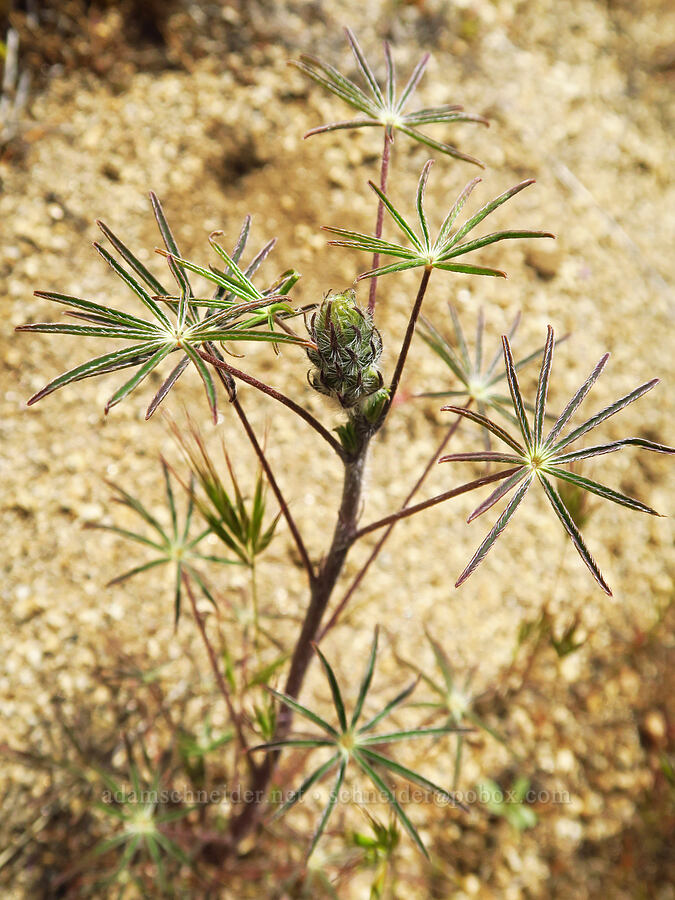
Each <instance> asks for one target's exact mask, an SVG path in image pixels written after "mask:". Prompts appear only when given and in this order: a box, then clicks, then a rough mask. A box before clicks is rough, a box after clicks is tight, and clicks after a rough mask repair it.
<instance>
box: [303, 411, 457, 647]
mask: <svg viewBox="0 0 675 900" xmlns="http://www.w3.org/2000/svg"><path fill="white" fill-rule="evenodd" d="M470 405H471V400H469V402H468V403H467V404H466V406H467V407H468V406H470ZM461 421H462V420H461V419H460V418H459V417H458V418H457V419H456V420H455V421H454V422H453V423H452V425H451V426H450V427H449V428H448V430H447V431H446V433H445V435H444V437H443V440H442V441H441V443H440V444H439V445H438V447H437V448H436V450H435V452H434V454H433V456H431V458H430V459H429V462H428V463H427V464H426V466H425V468H424V471H423V472H422V474H421V475H420V477H419V478H418V479H417V481H416V482H415V484H414V485H413V487H412V488H411V490H410V492H409V493H408V496H407V497H406V498H405V500H404V501H403V506H402V508H403V509H405V507H406V506H407V505H408V504H409V503H410V501H411V500H412V498H413V497H414V496H415V494H416V493H417V491H419V489H420V488H421V487H422V485H423V484H424V481H425V480H426V477H427V475H428V474H429V472H430V471H431V469H432V468H433V465H434V463H435V462H436V460H437V459H438V457H439V456H440V455H441V453H442V452H443V450H445V447H446V446H447V443H448V441H449V440H450V438H451V437H452V436H453V435H454V433H455V432H456V431H457V429H458V428H459V426H460V424H461ZM396 522H398V519H395V520H394V521H393V522H391V524H389V525H388V526H387V529H386V531H385V532H384V534H383V535H382V537H381V538H380V539H379V540H378V542H377V543H376V544H375V546H374V547H373V549H372V550H371V553H370V556H369V557H368V559H367V560H366V561H365V563H364V564H363V566H362V567H361V569H360V570H359V571H358V573H357V574H356V576H355V578H354V580H353V581H352V583H351V584H350V586H349V587H348V589H347V591H346V593H345V595H344V596H343V598H342V600H340V602H339V603H338V605H337V606H336V608H335V611H334V612H333V615H332V616H331V617H330V620H329V621H328V622H327V623H326V625H325V626H324V628H323V630H322V631H321V634H320V635H319V638H318V641H322V640H323V639H324V637H325V636H326V634H327V632H329V631H330V630H331V628H333V627H334V626H335V625H337V623H338V620H339V618H340V616H341V615H342V613H343V611H344V608H345V606H346V605H347V604H348V603H349V601H350V600H351V598H352V596H353V594H354V592H355V591H356V589H357V588H358V586H359V585H360V584H361V582H362V581H363V579H364V577H365V575H366V573H367V571H368V569H369V568H370V566H371V565H372V564H373V563H374V562H375V560H376V559H377V557H378V555H379V553H380V550H382V547H383V546H384V544H385V543H386V541H387V538H388V537H389V535H390V534H391V533H392V531H393V530H394V528H395V527H396ZM318 641H317V642H318Z"/></svg>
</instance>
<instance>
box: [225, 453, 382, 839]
mask: <svg viewBox="0 0 675 900" xmlns="http://www.w3.org/2000/svg"><path fill="white" fill-rule="evenodd" d="M367 453H368V440H367V439H366V440H364V441H363V443H362V445H361V447H360V449H359V452H358V454H357V455H356V456H355V457H353V458H352V459H350V460H349V461H348V462H346V463H345V474H344V482H343V485H342V500H341V502H340V509H339V512H338V517H337V521H336V523H335V528H334V530H333V539H332V541H331V545H330V549H329V551H328V553H327V555H326V557H325V559H324V560H323V562H322V564H321V566H320V568H319V571H318V573H317V575H316V577H315V578H314V579H313V581H312V583H311V584H310V600H309V605H308V607H307V612H306V613H305V619H304V621H303V623H302V630H301V632H300V636H299V638H298V641H297V643H296V645H295V650H294V651H293V658H292V659H291V667H290V670H289V673H288V678H287V679H286V685H285V693H286V694H288V695H289V696H290V697H294V698H295V697H297V696H298V695H299V694H300V689H301V688H302V684H303V681H304V679H305V675H306V674H307V669H308V667H309V663H310V661H311V659H312V656H313V650H312V643H313V641H315V640H316V639H317V637H318V635H319V628H320V627H321V620H322V619H323V615H324V613H325V611H326V608H327V606H328V603H329V601H330V598H331V595H332V593H333V589H334V588H335V584H336V582H337V580H338V578H339V576H340V572H341V571H342V567H343V565H344V562H345V559H346V557H347V553H348V552H349V548H350V547H351V545H352V543H353V541H354V535H355V534H356V531H357V519H358V514H359V506H360V503H361V493H362V487H363V470H364V466H365V462H366V456H367ZM292 715H293V714H292V712H291V710H290V709H288V707H286V706H284V707H283V709H282V710H281V711H280V713H279V720H278V723H277V729H276V734H275V736H274V740H283V738H284V737H285V736H286V735H287V734H288V732H289V730H290V727H291V721H292ZM277 758H278V754H277V753H268V754H267V755H266V757H265V760H264V762H263V763H262V764H261V765H260V766H259V767H258V768H257V770H256V771H255V774H254V775H253V777H252V778H251V782H250V785H249V787H248V789H247V792H246V805H245V806H244V809H243V810H242V811H241V813H240V814H239V816H237V818H236V819H235V820H234V821H233V822H232V826H231V837H232V842H233V845H235V846H236V844H237V843H238V842H239V841H241V840H242V839H243V838H244V837H245V836H246V835H247V834H248V833H249V832H250V831H251V829H252V828H254V827H255V825H256V822H257V820H258V817H259V815H260V810H261V808H262V804H263V802H264V799H265V794H266V790H267V786H268V784H269V782H270V779H271V777H272V774H273V772H274V767H275V765H276V762H277Z"/></svg>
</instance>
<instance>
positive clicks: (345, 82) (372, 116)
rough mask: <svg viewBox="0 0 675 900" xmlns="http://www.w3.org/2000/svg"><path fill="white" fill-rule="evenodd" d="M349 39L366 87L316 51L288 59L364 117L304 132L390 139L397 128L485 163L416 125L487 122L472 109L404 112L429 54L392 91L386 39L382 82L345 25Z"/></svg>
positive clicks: (392, 73) (393, 82) (393, 80)
mask: <svg viewBox="0 0 675 900" xmlns="http://www.w3.org/2000/svg"><path fill="white" fill-rule="evenodd" d="M345 31H346V34H347V40H348V41H349V45H350V47H351V50H352V53H353V54H354V58H355V59H356V64H357V66H358V68H359V71H360V72H361V75H362V76H363V81H364V83H365V90H363V89H362V88H361V87H360V86H359V85H358V84H356V82H354V81H352V80H351V79H349V78H346V77H345V76H344V75H342V74H341V73H340V72H339V71H338V70H337V69H336V68H335V67H334V66H331V65H329V64H328V63H324V62H322V61H321V60H319V59H317V58H316V57H314V56H307V55H305V56H301V57H300V59H299V60H298V61H295V60H294V61H292V63H291V64H292V65H294V66H296V67H297V68H298V69H300V71H301V72H304V74H305V75H308V76H309V77H310V78H311V79H313V80H314V81H315V82H317V84H320V85H321V86H322V87H324V88H326V90H328V91H330V92H331V93H332V94H334V95H335V96H336V97H339V98H340V99H341V100H343V101H344V102H345V103H346V104H347V105H348V106H351V107H352V109H355V110H357V111H358V112H360V113H363V114H364V116H365V118H357V119H350V120H348V121H345V122H331V123H329V124H328V125H321V126H319V127H318V128H312V129H311V131H308V132H307V134H306V135H305V137H306V138H307V137H310V136H311V135H314V134H323V133H324V132H327V131H337V130H341V129H351V128H372V127H374V128H378V127H379V128H384V129H385V130H386V132H387V134H388V136H389V137H390V138H393V135H394V132H395V131H400V132H401V133H402V134H405V135H407V137H410V138H412V139H413V140H415V141H418V142H419V143H421V144H424V145H425V146H427V147H431V148H432V149H433V150H437V151H438V152H439V153H444V154H446V155H447V156H453V157H455V158H456V159H463V160H465V161H466V162H470V163H474V164H475V165H477V166H480V167H481V168H483V167H484V166H483V163H482V162H481V161H480V160H479V159H475V157H473V156H469V155H468V154H467V153H463V152H462V151H461V150H459V149H458V148H457V147H453V146H451V145H450V144H444V143H441V142H440V141H437V140H434V139H433V138H431V137H429V136H428V135H427V134H424V133H423V132H421V131H420V130H419V128H420V127H423V126H426V125H432V124H435V123H443V124H448V123H454V122H478V123H480V124H481V125H488V124H489V123H488V121H487V119H485V118H484V117H483V116H478V115H475V114H473V113H465V112H464V111H463V109H462V107H461V106H456V105H452V106H450V105H444V106H435V107H431V108H428V109H420V110H418V111H417V112H409V113H407V112H405V108H406V106H407V105H408V103H409V101H410V99H411V97H412V95H413V94H414V92H415V90H416V88H417V85H418V84H419V82H420V79H421V78H422V75H423V74H424V70H425V69H426V66H427V63H428V62H429V54H428V53H426V54H425V55H424V56H423V57H422V59H421V60H420V61H419V62H418V63H417V65H416V66H415V68H414V69H413V72H412V74H411V75H410V78H409V79H408V81H407V83H406V84H405V86H404V88H403V90H402V91H401V93H400V95H399V96H398V97H397V96H396V71H395V69H394V62H393V59H392V55H391V47H390V46H389V44H388V43H387V42H385V44H384V56H385V62H386V67H387V74H386V79H385V83H384V85H383V86H381V85H380V83H379V82H378V80H377V78H376V77H375V75H374V74H373V71H372V69H371V67H370V65H369V64H368V61H367V60H366V58H365V56H364V54H363V50H362V49H361V47H360V46H359V43H358V41H357V40H356V37H355V36H354V33H353V32H352V31H351V30H350V29H349V28H346V29H345Z"/></svg>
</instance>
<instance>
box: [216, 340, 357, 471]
mask: <svg viewBox="0 0 675 900" xmlns="http://www.w3.org/2000/svg"><path fill="white" fill-rule="evenodd" d="M199 355H200V356H201V358H202V359H204V360H206V362H208V363H211V365H212V366H215V367H216V368H217V369H219V370H221V371H223V372H227V373H228V374H229V375H232V376H233V377H234V378H238V379H239V380H240V381H244V382H246V384H250V385H251V387H254V388H257V390H259V391H262V393H263V394H267V396H268V397H272V398H273V399H274V400H278V402H279V403H283V405H284V406H287V407H288V408H289V409H291V410H293V412H294V413H295V414H296V415H298V416H300V418H301V419H304V420H305V422H307V424H308V425H310V426H311V427H312V428H313V429H314V430H315V431H316V432H317V433H318V434H320V435H321V437H322V438H323V439H324V440H325V441H326V442H327V443H329V444H330V446H331V447H332V448H333V450H335V452H336V453H337V454H338V456H339V457H340V458H341V459H344V458H345V451H344V450H343V448H342V445H341V444H340V442H339V441H338V440H337V439H336V438H334V437H333V435H332V434H331V433H330V431H328V429H327V428H324V426H323V425H322V424H321V422H319V421H318V420H317V419H315V418H314V416H313V415H312V414H311V413H308V412H307V410H306V409H303V407H302V406H300V405H299V404H298V403H296V402H295V400H291V398H290V397H287V396H286V395H285V394H282V393H281V392H280V391H277V390H275V388H273V387H270V385H268V384H265V383H264V382H263V381H259V380H258V379H257V378H254V377H253V376H252V375H248V374H247V373H246V372H242V371H241V370H240V369H235V368H234V366H231V365H230V364H229V363H227V362H225V360H223V359H218V358H217V357H215V356H213V355H212V354H210V353H206V352H205V351H203V350H200V351H199Z"/></svg>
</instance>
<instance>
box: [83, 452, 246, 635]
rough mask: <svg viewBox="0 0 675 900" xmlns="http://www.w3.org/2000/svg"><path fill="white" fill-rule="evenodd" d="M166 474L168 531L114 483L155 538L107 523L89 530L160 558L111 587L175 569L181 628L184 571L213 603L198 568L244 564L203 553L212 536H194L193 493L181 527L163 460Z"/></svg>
mask: <svg viewBox="0 0 675 900" xmlns="http://www.w3.org/2000/svg"><path fill="white" fill-rule="evenodd" d="M161 464H162V471H163V475H164V488H165V496H166V504H167V507H168V515H169V518H170V522H171V526H170V528H168V529H167V528H165V527H164V526H163V525H162V524H161V523H160V522H159V520H158V519H157V518H156V517H155V516H154V515H153V514H152V513H151V512H150V511H149V510H148V509H147V508H146V507H145V506H144V505H143V503H142V502H141V501H140V500H138V499H137V498H136V497H134V496H133V495H132V494H130V493H129V492H128V491H126V490H124V488H122V487H120V486H119V485H117V484H114V483H113V482H108V484H109V485H110V487H111V488H112V490H113V491H114V498H113V499H114V500H115V501H116V502H117V503H119V504H121V505H122V506H126V507H127V509H129V510H131V512H133V513H135V514H136V515H137V516H138V517H139V518H140V519H142V521H143V522H144V523H145V524H146V525H148V526H149V527H150V528H151V529H152V533H153V536H152V537H151V538H150V537H148V536H147V535H145V534H143V533H141V532H135V531H132V530H130V529H126V528H120V527H119V526H117V525H108V524H105V523H98V522H91V523H88V527H89V528H98V529H103V530H105V531H110V532H112V533H113V534H117V535H119V537H122V538H124V539H125V540H128V541H132V542H133V543H136V544H140V545H142V546H143V547H149V548H151V549H152V550H153V552H154V553H155V554H157V555H156V556H153V558H152V559H150V560H148V561H147V562H144V563H140V564H139V565H137V566H133V567H132V568H131V569H129V570H127V571H126V572H123V573H121V574H120V575H116V576H115V577H114V578H112V579H111V580H110V581H109V582H108V585H107V586H108V587H111V586H113V585H117V584H121V583H122V582H124V581H127V580H128V579H129V578H133V577H135V576H136V575H140V574H141V573H142V572H147V571H149V570H150V569H154V568H157V567H158V566H170V567H173V568H174V569H175V578H174V583H175V588H174V624H175V625H176V626H177V625H178V620H179V618H180V613H181V600H182V586H183V577H182V575H183V571H185V572H187V573H188V574H189V575H191V576H192V577H193V578H194V580H195V581H196V582H197V584H198V585H199V587H200V589H201V590H202V593H203V594H204V596H205V597H206V598H207V599H208V600H210V601H211V602H213V598H212V596H211V593H210V591H209V590H208V588H207V587H206V585H205V583H204V580H203V578H202V577H201V575H200V573H199V571H198V570H197V569H196V568H195V565H196V564H199V563H217V564H219V565H238V564H239V565H241V561H240V560H234V559H226V558H223V557H220V556H214V555H212V554H205V553H201V552H200V549H199V544H200V543H201V542H202V541H203V540H204V538H206V537H207V535H209V534H210V533H211V529H210V528H206V529H204V530H202V531H201V532H199V533H198V534H197V535H195V536H193V537H191V536H190V525H191V522H192V514H193V509H194V502H193V499H192V494H191V493H190V492H188V502H187V508H186V511H185V519H184V524H183V525H182V526H181V525H180V523H179V518H178V511H177V508H176V501H175V497H174V491H173V486H172V484H171V470H170V468H169V466H168V465H167V463H166V462H165V461H164V460H163V459H162V460H161Z"/></svg>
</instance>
